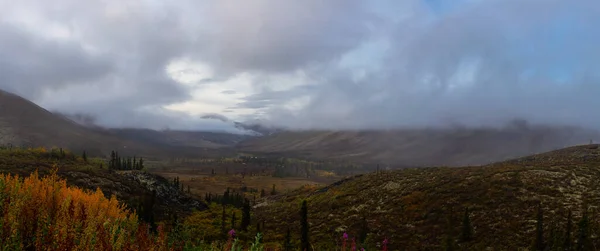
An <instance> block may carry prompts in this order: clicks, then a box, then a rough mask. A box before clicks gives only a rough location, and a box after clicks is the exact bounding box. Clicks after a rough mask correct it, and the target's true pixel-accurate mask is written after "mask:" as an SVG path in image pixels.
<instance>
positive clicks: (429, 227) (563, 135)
mask: <svg viewBox="0 0 600 251" xmlns="http://www.w3.org/2000/svg"><path fill="white" fill-rule="evenodd" d="M0 104H3V106H0V108H2V110H0V122H2V123H1V124H0V129H1V132H2V142H1V143H2V148H1V149H0V171H1V172H2V173H5V174H11V175H19V176H21V177H29V176H31V175H32V174H33V173H35V171H36V170H37V172H39V175H40V176H41V177H47V176H48V175H51V174H52V173H54V172H55V174H56V175H57V177H59V178H61V179H64V180H65V182H66V184H68V186H70V187H74V188H77V189H82V190H84V191H94V190H95V189H98V188H99V189H101V191H102V192H103V195H104V196H105V197H106V198H110V197H111V196H113V195H114V196H115V199H117V200H118V201H119V202H121V203H123V205H124V208H125V209H127V210H131V212H136V213H137V216H138V221H139V222H140V224H142V223H143V224H148V225H149V226H151V227H150V229H151V230H152V229H154V231H156V229H157V228H156V226H162V227H161V230H160V231H165V232H164V233H165V234H167V235H168V237H165V238H167V240H168V241H169V243H171V244H169V245H172V246H171V248H172V249H174V250H211V248H212V250H217V249H219V250H222V249H223V248H224V247H226V245H230V244H231V242H232V241H233V237H232V236H228V234H227V233H228V232H229V231H230V230H231V229H234V230H235V231H236V235H235V236H236V239H237V240H238V241H239V243H240V244H241V245H245V246H246V247H248V246H250V245H251V244H252V242H254V241H256V240H255V239H254V237H255V235H257V234H259V233H260V236H261V238H262V239H261V243H262V244H261V245H264V246H265V247H270V248H273V249H276V250H295V249H294V248H290V247H300V246H302V245H304V244H303V243H304V242H303V241H302V240H303V237H302V236H304V235H305V234H306V235H307V236H309V242H310V245H311V247H312V248H313V249H314V250H338V249H340V247H345V246H349V245H355V246H356V247H361V248H365V249H366V250H378V249H382V250H442V249H443V250H489V249H491V250H530V249H528V248H530V247H531V245H532V242H534V241H536V238H535V236H540V235H541V236H542V239H541V240H537V241H541V242H542V243H543V244H544V245H545V246H547V247H549V248H550V249H548V250H558V249H559V248H564V245H567V244H565V243H566V242H567V240H568V243H570V244H568V245H570V247H576V246H577V245H581V246H582V247H585V248H590V247H594V246H597V245H600V239H599V238H598V236H599V235H598V234H600V224H597V222H599V221H600V218H599V217H600V216H599V215H598V214H597V205H598V203H599V201H600V187H599V186H598V184H597V182H596V181H597V180H599V179H600V169H599V167H600V150H599V147H598V145H595V144H592V143H593V141H595V139H598V138H600V137H599V135H600V134H598V132H596V131H594V130H588V129H583V128H579V127H564V126H550V125H528V124H523V123H515V124H508V125H507V126H505V127H498V128H439V129H398V130H387V131H376V130H375V131H374V130H370V131H369V130H365V131H276V132H270V133H268V134H264V135H262V136H259V135H258V134H256V135H235V134H227V133H215V132H193V131H170V130H165V131H156V130H150V129H136V128H127V129H118V128H100V127H97V126H90V125H82V124H79V123H75V122H74V121H71V120H69V119H68V118H67V117H65V116H62V115H57V114H52V113H50V112H48V111H46V110H44V109H43V108H41V107H39V106H36V105H35V104H33V103H30V102H27V101H26V100H24V99H22V98H20V97H17V96H14V95H11V94H3V96H0ZM14 104H18V105H19V109H18V110H15V109H8V108H7V107H12V105H14ZM590 141H591V142H590ZM142 159H143V161H142ZM142 163H143V164H142ZM53 170H56V171H53ZM34 177H37V176H35V175H34ZM303 203H306V214H305V215H304V214H301V212H302V211H303V210H302V209H301V205H302V204H303ZM303 215H304V216H303ZM540 215H541V216H540ZM540 217H541V218H540ZM305 220H306V221H305ZM303 222H304V223H303ZM465 222H467V223H465ZM567 222H571V224H572V225H571V226H570V227H568V226H567V225H568V224H567ZM577 224H579V225H577ZM586 224H587V225H586ZM303 225H304V226H309V227H308V228H306V229H305V228H303V227H302V226H303ZM575 225H577V226H575ZM152 226H153V227H152ZM539 226H541V227H539ZM465 229H471V230H469V231H468V233H467V234H468V236H467V237H468V238H467V237H465V231H467V230H465ZM23 231H25V232H27V231H29V230H26V229H25V230H23ZM27 233H29V232H27ZM288 233H289V234H288ZM540 233H541V234H540ZM1 236H2V231H0V237H1ZM343 236H349V239H344V237H343ZM140 238H141V237H140ZM144 238H145V237H144ZM144 238H142V239H144ZM538 239H539V238H538ZM144 240H145V241H147V240H146V239H144ZM384 240H385V243H384ZM507 240H508V241H507ZM176 243H180V244H181V243H183V244H182V245H181V246H178V245H179V244H176ZM227 243H229V244H227ZM350 243H352V244H350ZM132 245H133V244H132ZM136 245H137V244H136ZM161 245H162V244H161ZM286 247H288V248H286ZM585 248H584V249H582V250H590V249H585ZM342 249H343V248H342Z"/></svg>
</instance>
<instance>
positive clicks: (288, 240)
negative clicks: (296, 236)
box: [283, 227, 294, 251]
mask: <svg viewBox="0 0 600 251" xmlns="http://www.w3.org/2000/svg"><path fill="white" fill-rule="evenodd" d="M283 248H284V250H285V251H292V250H293V248H294V247H293V246H292V234H291V232H290V228H289V227H288V229H287V232H286V234H285V241H284V243H283Z"/></svg>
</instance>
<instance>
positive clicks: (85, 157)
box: [81, 151, 88, 163]
mask: <svg viewBox="0 0 600 251" xmlns="http://www.w3.org/2000/svg"><path fill="white" fill-rule="evenodd" d="M81 157H83V161H84V162H86V163H87V162H88V158H87V154H86V153H85V151H83V154H82V156H81Z"/></svg>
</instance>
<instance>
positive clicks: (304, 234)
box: [300, 200, 311, 251]
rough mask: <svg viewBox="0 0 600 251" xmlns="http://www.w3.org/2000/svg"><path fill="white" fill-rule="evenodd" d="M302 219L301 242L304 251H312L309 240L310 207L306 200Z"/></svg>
mask: <svg viewBox="0 0 600 251" xmlns="http://www.w3.org/2000/svg"><path fill="white" fill-rule="evenodd" d="M300 219H301V222H300V224H301V233H300V234H301V235H300V242H301V244H302V251H311V248H310V243H309V240H308V206H307V203H306V200H303V201H302V208H301V209H300Z"/></svg>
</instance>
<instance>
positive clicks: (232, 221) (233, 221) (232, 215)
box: [231, 211, 236, 229]
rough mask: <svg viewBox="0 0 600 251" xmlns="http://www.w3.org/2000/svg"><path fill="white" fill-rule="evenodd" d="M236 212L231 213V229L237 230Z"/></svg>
mask: <svg viewBox="0 0 600 251" xmlns="http://www.w3.org/2000/svg"><path fill="white" fill-rule="evenodd" d="M235 220H236V219H235V211H233V212H231V229H235Z"/></svg>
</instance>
